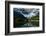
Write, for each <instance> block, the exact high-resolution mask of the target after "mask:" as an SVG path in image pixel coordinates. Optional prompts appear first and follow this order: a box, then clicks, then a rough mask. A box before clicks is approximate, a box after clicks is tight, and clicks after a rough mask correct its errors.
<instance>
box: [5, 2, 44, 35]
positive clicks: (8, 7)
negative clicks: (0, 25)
mask: <svg viewBox="0 0 46 36" xmlns="http://www.w3.org/2000/svg"><path fill="white" fill-rule="evenodd" d="M44 5H45V4H44V3H40V2H39V3H38V2H18V1H5V35H17V34H34V33H44V31H45V30H44V23H45V21H44V20H45V18H44V16H45V8H44ZM13 8H14V10H13ZM37 8H38V9H39V10H40V11H39V13H40V15H39V18H38V19H39V20H38V21H39V24H38V26H36V25H35V27H34V26H33V28H32V27H20V26H14V25H15V24H16V23H15V24H14V21H13V20H15V22H16V17H15V18H13V16H16V14H15V13H16V12H14V11H16V10H17V12H18V10H19V11H20V9H21V11H22V10H23V9H24V10H26V13H27V10H28V12H29V11H30V12H31V10H38V9H37ZM11 12H12V13H11ZM13 12H14V13H13ZM35 12H36V11H35ZM35 12H33V13H35ZM26 13H25V12H24V14H26ZM14 14H15V15H14ZM27 16H28V15H27ZM29 16H30V15H29ZM19 17H20V16H19ZM33 18H34V17H33ZM35 18H36V17H35ZM22 19H23V18H22ZM23 20H24V19H23ZM28 22H29V21H28ZM17 23H18V22H17ZM23 23H24V22H23ZM33 23H34V22H33ZM35 24H36V23H35ZM13 29H14V30H13Z"/></svg>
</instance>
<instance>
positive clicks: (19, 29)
mask: <svg viewBox="0 0 46 36" xmlns="http://www.w3.org/2000/svg"><path fill="white" fill-rule="evenodd" d="M13 8H39V9H40V20H39V22H40V23H39V25H40V26H39V27H27V28H13ZM39 30H42V6H36V5H21V4H10V32H21V31H39Z"/></svg>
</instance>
